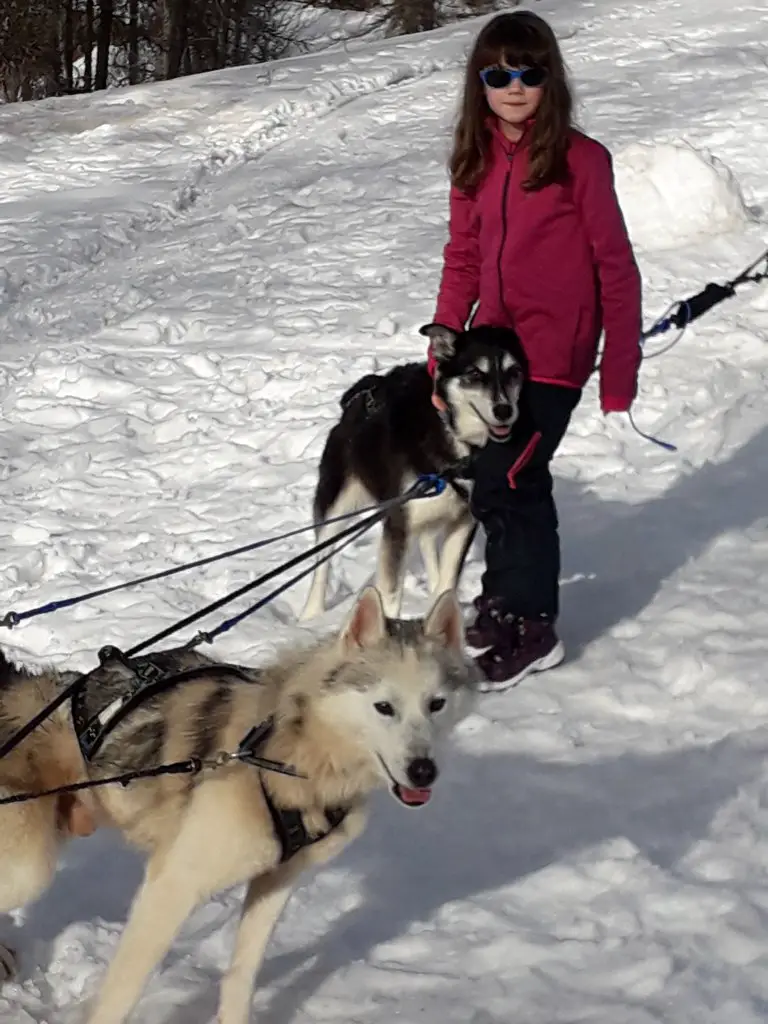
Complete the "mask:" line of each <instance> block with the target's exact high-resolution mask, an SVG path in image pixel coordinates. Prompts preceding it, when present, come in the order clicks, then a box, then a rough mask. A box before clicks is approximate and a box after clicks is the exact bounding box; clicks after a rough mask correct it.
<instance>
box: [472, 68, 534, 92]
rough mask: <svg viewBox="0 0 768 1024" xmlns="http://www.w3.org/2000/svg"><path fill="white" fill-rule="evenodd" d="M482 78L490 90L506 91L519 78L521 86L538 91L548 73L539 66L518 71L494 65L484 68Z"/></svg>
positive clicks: (481, 73)
mask: <svg viewBox="0 0 768 1024" xmlns="http://www.w3.org/2000/svg"><path fill="white" fill-rule="evenodd" d="M480 77H481V78H482V80H483V84H484V85H487V86H488V88H489V89H506V87H507V86H508V85H510V84H511V83H512V82H514V80H515V79H516V78H519V79H520V82H521V84H522V85H525V86H527V87H528V88H529V89H536V88H537V87H538V86H540V85H543V84H544V80H545V78H546V77H547V72H546V69H545V68H543V67H541V66H540V65H538V64H534V65H533V67H530V68H519V69H517V70H513V69H512V68H502V67H500V66H499V65H498V64H494V65H493V67H490V68H483V70H482V71H481V72H480Z"/></svg>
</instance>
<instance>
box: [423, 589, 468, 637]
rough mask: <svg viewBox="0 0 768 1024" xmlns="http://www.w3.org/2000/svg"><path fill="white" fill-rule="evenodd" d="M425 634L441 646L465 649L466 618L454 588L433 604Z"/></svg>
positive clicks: (425, 622)
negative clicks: (463, 615)
mask: <svg viewBox="0 0 768 1024" xmlns="http://www.w3.org/2000/svg"><path fill="white" fill-rule="evenodd" d="M424 636H425V637H427V639H429V640H436V641H437V643H439V644H440V646H441V647H448V648H449V649H451V650H454V651H463V650H464V619H463V617H462V614H461V606H460V605H459V602H458V600H457V598H456V592H455V591H454V590H446V591H445V592H444V593H442V594H441V595H440V597H438V599H437V601H435V603H434V604H433V605H432V609H431V611H430V612H429V614H428V615H427V617H426V619H425V621H424Z"/></svg>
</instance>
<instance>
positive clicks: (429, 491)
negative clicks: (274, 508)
mask: <svg viewBox="0 0 768 1024" xmlns="http://www.w3.org/2000/svg"><path fill="white" fill-rule="evenodd" d="M447 486H448V482H447V480H445V479H444V478H443V477H442V476H439V475H438V474H436V473H423V474H421V475H420V476H419V477H417V479H416V482H415V483H414V484H413V486H412V487H411V488H410V490H409V491H407V492H406V493H405V494H403V495H400V496H398V497H397V498H392V499H390V500H389V501H383V502H381V503H380V504H378V505H368V506H367V507H365V508H360V509H356V510H355V511H354V512H347V513H345V514H344V515H339V516H333V517H332V518H330V519H327V520H325V523H326V524H333V523H341V522H345V521H347V520H350V519H355V520H359V519H360V516H364V515H367V514H368V515H369V518H368V519H366V520H364V521H363V522H359V521H358V522H356V523H355V524H354V525H353V526H352V527H350V528H347V529H346V530H344V531H342V532H341V533H339V534H336V535H335V536H334V537H332V538H330V539H329V540H328V541H325V542H323V543H322V544H316V545H315V546H314V547H313V548H310V550H309V551H306V552H304V553H303V554H301V555H298V556H296V558H293V559H290V560H289V561H287V562H283V563H282V564H281V565H279V566H277V568H276V569H273V570H271V571H270V572H269V573H267V574H265V575H264V576H262V577H259V579H257V580H255V581H253V582H252V583H249V584H246V586H245V587H243V588H241V589H240V590H238V591H235V593H234V594H230V595H228V596H225V597H224V598H221V599H220V600H219V601H218V602H214V605H210V606H208V609H207V610H208V611H213V610H215V608H218V607H221V606H222V605H223V604H226V603H228V602H229V601H231V600H233V599H234V598H236V597H239V596H240V594H242V593H245V592H246V591H247V590H250V589H253V588H254V587H256V586H258V585H259V584H261V583H266V582H268V581H269V580H270V579H273V578H274V577H275V576H278V575H280V574H281V573H283V572H284V571H285V570H286V569H290V568H292V567H293V566H294V565H297V564H299V562H302V561H305V560H309V559H311V558H312V557H313V556H314V555H315V554H316V553H317V552H318V551H321V550H323V549H325V548H327V547H329V546H330V545H331V544H334V543H338V542H339V541H344V543H343V544H340V545H339V547H338V548H337V549H335V550H334V549H332V550H331V551H330V552H329V553H328V554H327V555H326V556H324V557H323V558H321V559H319V561H324V560H325V558H330V557H332V555H333V554H335V553H336V550H341V549H342V548H343V547H346V546H347V544H350V543H352V541H354V540H356V539H357V537H359V536H361V534H362V533H364V532H365V531H366V530H367V529H369V527H371V526H374V525H375V524H376V523H377V522H378V521H380V520H381V519H383V518H384V516H385V515H386V513H387V512H389V511H390V509H393V508H396V507H397V506H399V505H404V504H405V503H406V502H408V501H411V500H413V499H415V498H430V497H436V496H437V495H439V494H442V493H443V491H444V490H445V488H446V487H447ZM315 529H317V527H316V524H315V523H310V524H309V525H308V526H300V527H297V528H296V529H294V530H288V531H286V532H285V533H280V534H277V535H276V536H274V537H266V538H265V539H263V540H258V541H255V542H254V543H252V544H244V545H242V546H241V547H237V548H230V549H229V550H228V551H222V552H221V553H220V554H218V555H209V556H208V557H206V558H198V559H196V560H195V561H194V562H187V563H185V564H184V565H178V566H174V568H172V569H163V570H161V571H160V572H155V573H150V574H149V575H148V576H141V577H139V578H138V579H135V580H128V581H126V582H124V583H116V584H114V585H113V586H111V587H100V588H99V589H98V590H90V591H88V592H87V593H85V594H78V595H77V596H75V597H65V598H62V599H61V600H58V601H49V602H47V603H46V604H43V605H39V606H38V607H36V608H28V609H26V610H25V611H21V612H17V611H9V612H7V613H6V614H5V616H4V617H3V618H2V619H1V620H0V626H5V627H6V628H7V629H13V628H14V626H18V625H19V623H21V622H24V621H25V620H26V619H33V618H36V617H37V616H38V615H48V614H50V613H51V612H56V611H60V610H61V609H63V608H72V607H74V606H75V605H78V604H81V603H82V602H84V601H91V600H93V599H94V598H96V597H103V596H104V595H105V594H114V593H116V592H117V591H120V590H127V589H129V588H130V587H137V586H139V585H140V584H142V583H152V582H154V581H155V580H161V579H165V578H167V577H169V576H175V575H177V574H178V573H182V572H187V571H188V570H190V569H199V568H200V567H201V566H204V565H211V564H213V563H214V562H220V561H223V560H224V559H226V558H233V557H234V556H235V555H242V554H246V553H249V552H251V551H258V550H259V549H261V548H266V547H269V546H270V545H272V544H278V543H279V542H280V541H283V540H287V539H288V538H290V537H297V536H299V535H300V534H302V533H308V532H310V531H311V530H315ZM346 537H349V539H347V540H344V539H345V538H346ZM316 564H317V563H314V562H313V564H312V566H310V568H309V569H305V570H303V571H302V572H300V573H299V574H298V575H296V576H295V577H292V579H291V580H290V581H289V582H288V583H287V584H284V585H282V586H280V587H278V588H277V590H275V591H274V592H273V593H272V594H270V595H268V597H267V598H265V599H263V600H262V601H260V602H258V603H257V605H254V606H253V607H252V608H250V609H248V610H246V611H245V612H243V613H241V614H240V615H238V616H236V617H235V618H234V619H230V620H228V621H227V623H224V624H222V626H220V627H219V628H218V629H216V630H214V631H213V632H211V633H205V634H200V638H201V639H205V640H209V639H213V637H215V636H218V635H219V634H220V633H223V632H226V631H227V630H228V629H231V628H232V626H234V625H236V624H237V622H240V621H242V619H244V618H245V617H246V616H247V615H250V614H252V612H255V611H257V610H258V609H259V608H261V607H263V606H264V605H265V604H268V603H269V601H271V600H272V599H273V598H274V597H277V596H278V595H279V594H282V593H283V591H284V590H287V589H288V587H290V586H292V585H293V584H294V583H296V582H298V580H300V579H302V578H303V577H304V576H308V575H309V574H310V573H311V572H313V571H314V569H315V566H316ZM214 606H215V607H214ZM205 611H206V609H204V610H203V612H201V613H195V614H194V615H193V616H190V617H188V618H187V619H185V620H184V621H183V623H182V624H181V626H183V625H186V624H188V623H189V622H191V621H194V620H195V619H196V618H199V617H200V616H201V615H202V614H205ZM181 626H178V627H173V628H172V629H171V632H175V631H176V628H181ZM164 635H170V633H168V632H166V633H165V634H164ZM159 638H160V637H158V639H159ZM163 638H164V637H163ZM150 642H151V641H147V642H146V643H144V644H141V645H140V648H134V649H133V651H131V652H129V653H137V651H138V649H143V648H144V647H146V646H149V643H150Z"/></svg>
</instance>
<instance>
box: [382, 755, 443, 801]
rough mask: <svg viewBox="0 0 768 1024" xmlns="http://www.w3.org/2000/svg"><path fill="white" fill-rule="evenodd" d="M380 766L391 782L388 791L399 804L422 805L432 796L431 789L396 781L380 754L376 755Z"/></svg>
mask: <svg viewBox="0 0 768 1024" xmlns="http://www.w3.org/2000/svg"><path fill="white" fill-rule="evenodd" d="M377 756H378V758H379V761H381V766H382V768H383V769H384V771H385V772H386V773H387V778H388V779H389V781H390V782H391V786H390V792H391V793H392V796H394V797H395V799H396V800H398V801H399V802H400V803H401V804H403V805H404V806H405V807H423V806H424V804H426V803H428V802H429V799H430V797H431V796H432V790H431V789H415V788H412V787H411V786H403V785H402V784H401V783H399V782H397V781H396V779H395V777H394V775H393V774H392V772H391V771H390V770H389V768H387V765H386V763H385V761H384V759H383V758H382V757H381V755H377Z"/></svg>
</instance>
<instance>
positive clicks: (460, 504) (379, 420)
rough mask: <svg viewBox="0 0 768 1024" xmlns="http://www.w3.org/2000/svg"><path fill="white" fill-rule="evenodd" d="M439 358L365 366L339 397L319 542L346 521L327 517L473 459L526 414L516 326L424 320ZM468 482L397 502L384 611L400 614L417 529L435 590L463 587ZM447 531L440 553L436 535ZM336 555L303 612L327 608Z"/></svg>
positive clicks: (317, 514)
mask: <svg viewBox="0 0 768 1024" xmlns="http://www.w3.org/2000/svg"><path fill="white" fill-rule="evenodd" d="M421 333H422V334H424V335H426V336H427V337H428V338H429V339H430V342H431V349H432V353H433V355H434V358H435V360H436V372H435V375H434V380H433V379H432V377H431V376H430V374H429V372H428V370H427V364H426V363H407V364H405V365H399V366H395V367H394V368H393V369H391V370H390V371H389V372H388V373H385V374H368V375H367V376H365V377H363V378H362V379H361V380H359V381H357V382H356V383H355V384H353V385H352V387H350V388H349V389H348V390H347V391H346V392H345V393H344V395H343V396H342V398H341V402H340V404H341V408H342V415H341V419H340V420H339V422H338V423H337V424H336V425H335V426H334V427H333V429H332V430H331V432H330V434H329V435H328V439H327V441H326V444H325V448H324V450H323V454H322V457H321V460H320V469H319V477H318V483H317V488H316V491H315V499H314V519H315V523H316V524H317V539H318V541H323V540H326V539H328V538H330V537H333V536H335V535H336V534H337V533H339V532H340V531H341V530H342V529H344V528H345V527H346V526H348V525H349V523H348V522H342V523H327V522H326V520H328V519H333V518H334V517H336V516H340V515H344V514H345V513H348V512H352V511H354V510H356V509H358V508H362V507H365V506H367V505H371V504H375V503H378V502H385V501H388V500H390V499H392V498H395V497H397V496H398V495H400V494H402V493H403V492H404V491H406V490H407V489H408V488H409V487H411V486H412V485H413V483H414V482H415V480H416V478H417V477H418V476H419V475H421V474H427V473H433V474H442V473H445V472H447V471H449V470H451V469H453V468H454V467H456V466H459V465H461V464H462V463H464V464H466V463H467V462H468V459H469V456H470V455H471V454H472V451H473V450H476V449H478V448H482V447H483V446H484V445H486V444H487V443H488V441H489V440H490V441H495V442H503V441H508V440H509V439H510V437H511V436H512V432H513V430H514V427H515V424H516V423H517V421H518V418H519V415H520V394H521V390H522V387H523V383H524V381H525V378H526V376H527V362H526V359H525V355H524V353H523V349H522V346H521V344H520V340H519V338H518V337H517V335H516V334H515V332H514V331H511V330H509V329H506V328H500V327H472V328H470V329H469V330H467V331H464V332H462V333H460V334H459V333H456V332H455V331H452V330H450V329H448V328H447V327H443V326H442V325H439V324H428V325H427V326H425V327H422V328H421ZM471 486H472V484H471V480H470V479H468V478H462V479H453V480H452V482H451V484H450V485H449V486H448V487H446V488H445V490H444V491H443V492H442V493H441V494H439V495H436V496H434V497H431V498H418V499H414V500H413V501H409V502H408V503H407V504H406V505H403V506H398V507H396V508H394V509H392V510H391V511H390V512H389V513H388V515H387V517H386V518H385V519H384V521H383V524H382V525H383V528H382V539H381V545H380V548H379V564H378V579H377V585H378V588H379V591H380V593H381V595H382V599H383V602H384V608H385V611H386V614H387V615H388V616H389V617H391V618H394V617H397V615H398V614H399V610H400V602H401V598H402V590H403V576H404V561H405V555H406V552H407V550H408V547H409V542H410V540H411V538H412V537H416V538H417V540H418V542H419V547H420V549H421V554H422V558H423V560H424V565H425V568H426V572H427V581H428V584H429V589H430V592H431V593H432V594H440V593H442V592H443V591H445V590H449V589H453V588H455V587H456V585H457V582H458V577H459V574H460V572H461V566H462V564H463V561H464V554H465V550H466V547H467V545H468V543H469V541H470V539H471V536H472V532H473V528H474V521H473V518H472V515H471V512H470V505H469V501H470V497H471ZM443 532H444V534H445V537H444V542H443V546H442V551H441V552H440V554H438V538H439V535H440V534H441V533H443ZM328 568H329V562H328V561H325V562H322V563H320V564H319V565H318V566H317V567H316V569H315V573H314V576H313V579H312V584H311V587H310V591H309V596H308V598H307V601H306V604H305V606H304V609H303V611H302V614H301V617H302V619H310V618H313V617H314V616H316V615H319V614H321V613H322V612H323V611H324V609H325V591H326V585H327V580H328Z"/></svg>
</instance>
